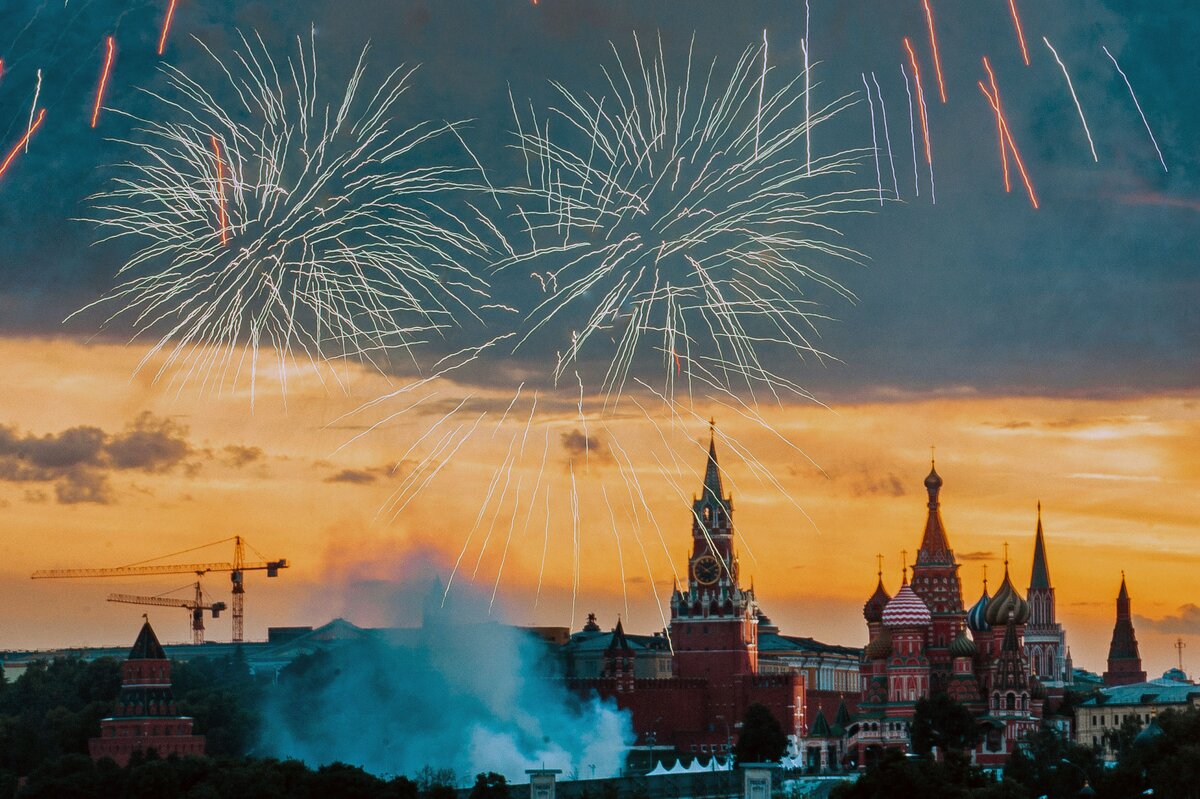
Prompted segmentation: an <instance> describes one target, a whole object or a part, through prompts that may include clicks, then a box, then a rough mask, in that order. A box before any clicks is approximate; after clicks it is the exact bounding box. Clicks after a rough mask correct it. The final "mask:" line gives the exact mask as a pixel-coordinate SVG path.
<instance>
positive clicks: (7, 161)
mask: <svg viewBox="0 0 1200 799" xmlns="http://www.w3.org/2000/svg"><path fill="white" fill-rule="evenodd" d="M45 118H46V109H44V108H43V109H42V110H41V111H39V112H38V114H37V118H36V119H35V120H34V122H33V126H32V127H30V128H29V130H27V131H25V135H24V136H22V137H21V140H20V141H18V142H17V143H16V145H15V146H14V147H13V148H12V149H11V150H9V151H8V155H7V156H5V157H4V160H3V161H0V177H3V176H4V173H5V172H7V171H8V167H9V166H10V165H11V164H12V162H13V159H14V158H16V157H17V154H18V153H20V152H21V149H22V148H24V147H26V146H28V144H29V139H30V138H31V137H32V136H33V134H34V132H36V131H37V129H38V128H40V127H41V126H42V120H43V119H45Z"/></svg>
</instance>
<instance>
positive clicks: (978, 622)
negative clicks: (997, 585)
mask: <svg viewBox="0 0 1200 799" xmlns="http://www.w3.org/2000/svg"><path fill="white" fill-rule="evenodd" d="M990 601H991V597H989V596H988V592H987V586H984V588H983V593H982V594H980V596H979V601H978V602H976V603H975V604H974V605H972V606H971V609H970V610H968V611H967V626H968V627H970V628H971V632H973V633H986V632H988V631H990V630H991V629H992V625H990V624H988V620H987V607H988V603H989V602H990Z"/></svg>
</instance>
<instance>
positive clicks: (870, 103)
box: [861, 72, 883, 205]
mask: <svg viewBox="0 0 1200 799" xmlns="http://www.w3.org/2000/svg"><path fill="white" fill-rule="evenodd" d="M861 74H862V83H863V88H864V89H866V91H867V106H868V107H869V108H870V109H871V149H872V151H873V152H874V153H875V182H876V183H877V184H878V185H879V204H880V205H883V177H882V175H881V174H880V172H879V139H878V138H877V137H876V136H875V101H874V100H872V99H871V87H870V85H869V84H868V83H867V75H866V73H865V72H864V73H861Z"/></svg>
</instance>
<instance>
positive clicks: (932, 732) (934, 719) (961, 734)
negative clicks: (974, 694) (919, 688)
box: [912, 694, 979, 755]
mask: <svg viewBox="0 0 1200 799" xmlns="http://www.w3.org/2000/svg"><path fill="white" fill-rule="evenodd" d="M978 743H979V724H978V722H977V721H976V719H975V714H973V713H972V712H971V711H969V710H967V708H966V707H964V706H963V705H962V704H960V703H959V702H955V701H954V700H953V699H951V698H950V697H948V696H946V695H945V694H936V695H934V696H932V697H929V698H926V699H920V700H918V701H917V707H916V713H915V715H914V716H913V727H912V745H913V751H915V752H916V753H917V754H919V755H928V754H929V753H930V752H931V751H932V750H933V747H935V746H936V747H937V748H938V751H940V752H943V753H944V752H945V751H946V750H948V749H953V750H955V751H960V752H961V751H963V750H964V749H972V748H974V747H975V745H976V744H978Z"/></svg>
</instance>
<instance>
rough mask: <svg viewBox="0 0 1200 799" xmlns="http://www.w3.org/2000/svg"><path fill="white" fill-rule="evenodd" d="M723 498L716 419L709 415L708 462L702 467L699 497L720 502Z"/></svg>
mask: <svg viewBox="0 0 1200 799" xmlns="http://www.w3.org/2000/svg"><path fill="white" fill-rule="evenodd" d="M724 498H725V491H724V487H723V486H722V485H721V467H720V466H718V465H717V424H716V420H715V419H713V418H711V417H710V418H709V420H708V464H707V466H706V467H705V469H704V491H703V496H702V497H701V499H702V500H707V499H713V500H716V501H717V502H720V501H721V500H723V499H724Z"/></svg>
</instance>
